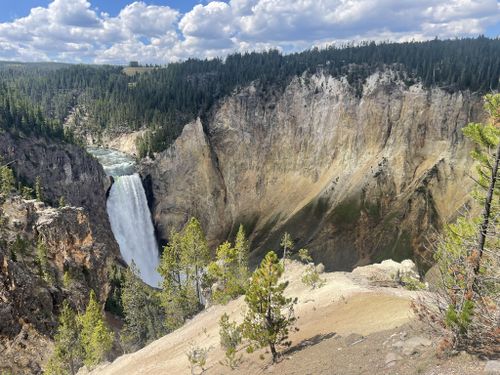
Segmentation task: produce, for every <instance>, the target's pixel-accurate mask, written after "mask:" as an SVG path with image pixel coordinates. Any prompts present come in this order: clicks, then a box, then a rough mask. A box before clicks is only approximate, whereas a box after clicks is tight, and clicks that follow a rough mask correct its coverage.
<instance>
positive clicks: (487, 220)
mask: <svg viewBox="0 0 500 375" xmlns="http://www.w3.org/2000/svg"><path fill="white" fill-rule="evenodd" d="M485 99H486V109H487V111H488V112H489V114H490V122H489V123H487V124H476V123H471V124H469V125H468V126H467V127H465V128H464V134H465V135H466V136H467V137H468V138H470V139H471V140H472V141H473V142H474V143H475V146H476V149H475V150H474V151H473V153H472V157H473V158H474V159H475V160H476V161H477V163H476V165H477V172H478V173H477V177H476V178H475V181H476V183H477V189H476V191H475V193H474V197H475V198H476V201H477V202H478V203H479V205H480V206H481V207H482V212H481V215H480V216H474V215H473V213H468V214H466V215H463V216H461V217H459V218H458V220H457V221H456V223H454V224H451V225H449V226H448V227H447V228H446V229H445V230H444V233H443V234H442V235H440V236H438V237H437V240H436V242H435V244H434V250H435V254H434V257H435V260H436V263H437V267H438V270H439V271H440V274H441V275H440V276H441V278H440V281H441V282H440V283H439V284H438V285H437V293H436V294H435V300H434V301H432V300H431V301H425V300H422V301H420V302H419V303H416V304H415V305H414V309H415V311H416V312H417V314H418V316H419V317H420V318H421V319H422V320H424V321H426V322H427V323H430V325H431V326H433V327H434V328H435V329H436V330H437V331H438V332H439V333H440V334H441V335H442V336H443V337H445V340H446V341H444V342H443V347H444V348H448V349H451V348H453V349H457V350H467V351H469V352H471V353H476V354H480V355H482V356H486V357H488V356H496V355H498V352H499V349H500V331H499V329H498V316H500V305H499V301H500V289H499V288H498V280H500V237H499V236H498V233H499V231H500V185H499V184H498V180H499V177H500V176H499V175H500V174H499V164H500V94H497V95H487V96H486V97H485Z"/></svg>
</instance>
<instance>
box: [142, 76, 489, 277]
mask: <svg viewBox="0 0 500 375" xmlns="http://www.w3.org/2000/svg"><path fill="white" fill-rule="evenodd" d="M483 116H484V115H483V111H482V104H481V98H480V97H479V96H477V95H474V94H471V93H470V92H467V91H464V92H460V91H459V92H455V93H448V92H446V91H444V90H442V89H439V88H432V89H426V88H423V87H422V86H421V85H413V86H409V87H408V86H406V85H405V84H403V83H402V82H399V81H398V80H396V79H395V78H394V76H393V74H392V73H391V72H390V71H386V72H383V73H378V74H374V75H372V76H371V77H369V78H368V80H367V82H366V83H365V85H364V87H363V93H362V95H361V96H360V97H359V96H357V95H356V92H355V90H354V88H353V87H351V86H350V85H349V84H348V83H347V81H346V80H344V79H336V78H332V77H330V76H328V75H323V74H319V75H313V76H307V75H304V76H302V77H300V78H296V79H294V80H293V81H292V82H291V83H290V84H289V85H288V86H287V87H286V88H285V89H284V90H283V91H278V90H276V91H274V90H273V89H272V88H270V87H261V86H259V85H257V84H255V85H251V86H248V87H245V88H243V89H241V90H239V91H238V92H236V93H234V94H233V95H231V96H229V97H227V98H226V99H225V100H223V101H222V102H221V103H220V104H219V105H218V106H217V108H216V109H214V110H213V111H212V114H211V115H210V116H209V117H208V118H206V119H204V120H203V121H201V120H198V121H196V122H193V123H191V124H188V125H187V126H185V128H184V130H183V132H182V135H181V136H180V137H179V138H178V139H177V140H176V141H175V143H174V145H173V146H171V147H170V148H169V149H168V150H166V151H165V152H163V153H161V154H159V155H158V156H157V157H156V159H155V160H154V161H149V162H148V161H146V162H144V163H143V167H142V174H143V176H144V177H145V182H146V183H147V184H148V185H150V191H151V194H152V208H153V210H152V211H153V217H154V220H155V223H156V226H157V230H158V233H159V236H160V237H161V239H163V240H166V239H167V238H168V236H169V233H170V231H171V229H179V228H180V227H181V226H182V225H183V224H184V223H185V222H186V220H187V219H188V218H189V217H190V216H196V217H198V218H200V219H201V221H202V223H203V225H204V228H205V230H206V231H207V233H208V237H209V239H210V240H211V242H212V243H217V242H219V241H221V240H223V239H225V238H226V237H227V236H228V235H230V234H231V233H233V232H234V230H235V228H237V226H238V225H239V224H240V223H243V224H244V225H245V226H246V228H247V229H248V230H249V231H250V232H251V240H252V241H253V247H254V248H256V249H257V250H256V252H254V256H255V257H256V258H257V257H258V256H260V255H261V254H262V253H263V252H265V251H267V250H268V249H270V248H277V247H278V243H279V236H280V235H281V234H282V233H283V232H284V231H289V232H291V233H292V234H293V236H294V239H295V242H296V244H297V247H298V248H300V247H307V248H309V249H310V250H311V251H312V254H313V256H314V257H315V259H316V260H317V261H320V262H323V263H324V264H325V265H326V266H327V268H328V269H333V270H346V269H352V268H353V267H355V266H357V265H362V264H367V263H369V262H373V261H378V260H381V259H385V258H390V257H392V258H394V259H404V258H406V257H409V256H413V255H414V254H417V255H420V254H421V253H423V252H424V247H423V243H424V239H425V237H426V235H428V234H430V233H431V231H432V230H433V228H439V227H440V226H441V225H442V224H443V223H444V222H447V221H448V220H450V219H452V218H453V216H454V215H455V214H456V210H457V209H458V208H459V207H461V206H462V205H463V204H465V203H466V201H467V200H468V196H467V193H468V192H469V190H470V187H471V185H472V181H471V180H470V179H469V178H468V177H467V173H468V171H469V170H470V167H471V164H470V163H471V161H470V159H469V158H468V155H469V151H470V145H468V144H467V143H466V141H465V140H464V138H463V136H462V133H461V128H462V127H463V126H464V125H466V124H467V123H468V122H469V121H473V120H480V119H481V118H482V117H483ZM416 260H417V261H422V258H421V257H418V256H416Z"/></svg>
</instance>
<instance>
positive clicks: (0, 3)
mask: <svg viewBox="0 0 500 375" xmlns="http://www.w3.org/2000/svg"><path fill="white" fill-rule="evenodd" d="M480 34H484V35H487V36H489V37H498V36H499V35H500V0H226V1H211V0H144V1H133V0H17V1H12V0H0V60H17V61H59V62H71V63H80V62H83V63H98V64H101V63H106V64H126V63H128V61H132V60H137V61H139V62H141V63H143V64H146V63H155V64H166V63H169V62H173V61H181V60H184V59H187V58H190V57H196V58H213V57H224V56H226V55H227V54H229V53H234V52H244V51H261V50H267V49H271V48H276V49H279V50H281V51H282V52H284V53H288V52H293V51H300V50H304V49H307V48H311V47H316V46H317V47H320V48H321V47H324V46H327V45H331V44H342V43H345V42H357V41H362V40H375V41H386V40H390V41H407V40H428V39H434V38H435V37H438V38H441V39H445V38H455V37H468V36H477V35H480Z"/></svg>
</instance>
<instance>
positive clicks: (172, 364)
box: [92, 263, 414, 375]
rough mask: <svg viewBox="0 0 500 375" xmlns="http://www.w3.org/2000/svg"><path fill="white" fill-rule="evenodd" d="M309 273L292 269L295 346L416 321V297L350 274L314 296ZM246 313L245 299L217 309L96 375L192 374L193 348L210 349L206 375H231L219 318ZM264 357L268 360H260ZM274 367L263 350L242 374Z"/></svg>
mask: <svg viewBox="0 0 500 375" xmlns="http://www.w3.org/2000/svg"><path fill="white" fill-rule="evenodd" d="M303 270H304V268H303V266H302V265H299V264H297V263H291V264H288V265H287V279H289V280H290V285H289V286H288V288H287V293H288V294H289V295H290V296H295V297H298V305H297V307H296V315H297V316H298V317H299V319H298V324H297V326H298V328H299V329H300V330H299V331H298V332H296V333H293V334H292V335H291V339H292V345H293V346H295V347H296V348H298V347H297V345H298V344H300V345H304V343H306V344H307V343H308V340H312V341H315V340H316V341H318V340H320V339H322V338H328V337H334V336H335V335H337V336H340V335H341V336H348V335H349V334H352V333H356V334H359V335H365V336H366V335H369V334H372V333H376V332H380V331H384V330H389V329H394V328H395V327H399V326H401V325H403V324H405V323H407V322H409V321H410V320H411V318H412V313H411V311H410V306H409V301H410V299H411V297H412V296H413V295H414V293H412V292H408V291H406V290H404V289H394V288H374V287H370V286H367V285H362V283H360V282H357V281H355V280H354V279H353V277H352V275H351V274H349V273H341V272H334V273H325V274H323V278H324V279H325V280H326V284H325V285H324V286H323V287H322V288H320V289H315V290H311V289H310V288H309V287H306V286H305V285H303V284H302V282H301V281H300V278H301V277H300V276H301V274H302V272H303ZM244 308H245V303H244V301H243V298H239V299H237V300H235V301H232V302H230V303H229V304H228V305H226V306H212V307H210V308H208V309H207V310H205V311H204V312H202V313H200V314H199V315H198V316H196V317H195V318H194V319H193V320H192V321H190V322H188V323H187V324H186V325H185V326H183V327H182V328H180V329H178V330H177V331H175V332H173V333H171V334H169V335H167V336H165V337H163V338H161V339H159V340H157V341H155V342H153V343H152V344H150V345H148V346H147V347H145V348H143V349H142V350H140V351H138V352H136V353H133V354H129V355H124V356H122V357H119V358H118V359H116V360H115V361H114V362H113V363H112V364H108V365H104V366H101V367H100V368H98V369H96V370H94V371H93V372H92V374H119V375H123V374H148V375H149V374H151V375H154V374H162V375H164V374H189V373H190V368H189V363H188V360H187V356H186V352H187V351H188V350H189V348H190V346H191V345H195V346H200V347H205V348H210V352H209V356H208V363H207V372H206V373H208V374H222V373H226V372H230V370H228V369H227V368H225V367H224V366H222V365H220V363H219V361H221V360H222V359H223V351H222V350H221V348H220V346H219V327H218V320H219V318H220V316H221V315H222V314H223V313H224V312H227V313H229V314H230V315H231V317H232V318H233V319H236V320H241V318H242V315H243V312H244ZM260 354H264V355H265V360H261V359H259V356H260ZM268 363H269V355H268V354H267V353H265V351H264V350H262V351H260V352H258V353H254V354H252V355H245V359H244V362H243V363H242V365H241V366H240V368H239V370H237V371H236V372H237V373H248V374H254V373H257V372H260V371H262V369H263V368H265V366H266V365H267V364H268Z"/></svg>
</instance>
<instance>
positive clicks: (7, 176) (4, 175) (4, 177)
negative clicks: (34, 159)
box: [0, 159, 15, 196]
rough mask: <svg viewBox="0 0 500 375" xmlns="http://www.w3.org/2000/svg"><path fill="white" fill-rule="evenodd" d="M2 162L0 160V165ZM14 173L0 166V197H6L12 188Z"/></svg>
mask: <svg viewBox="0 0 500 375" xmlns="http://www.w3.org/2000/svg"><path fill="white" fill-rule="evenodd" d="M1 162H2V160H1V159H0V164H1ZM14 181H15V179H14V173H12V169H10V168H9V167H8V166H7V165H0V195H4V196H7V195H9V194H10V192H11V190H12V188H13V187H14Z"/></svg>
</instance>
